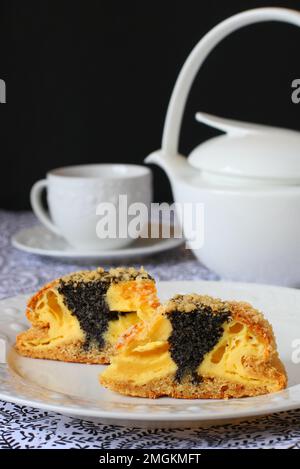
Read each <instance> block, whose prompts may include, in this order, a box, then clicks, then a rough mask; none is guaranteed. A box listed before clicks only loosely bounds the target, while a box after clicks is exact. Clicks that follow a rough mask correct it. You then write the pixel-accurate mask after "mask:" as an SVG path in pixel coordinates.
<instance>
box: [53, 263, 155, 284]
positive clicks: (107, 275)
mask: <svg viewBox="0 0 300 469" xmlns="http://www.w3.org/2000/svg"><path fill="white" fill-rule="evenodd" d="M147 279H148V280H153V279H152V277H151V276H150V275H149V274H148V273H147V272H146V270H145V269H144V268H143V267H141V268H140V269H139V270H137V269H135V268H134V267H115V268H112V269H110V270H109V271H107V270H104V269H103V268H102V267H98V268H97V269H96V270H81V271H79V272H73V273H71V274H68V275H65V276H64V277H62V278H61V279H60V280H61V281H63V282H64V283H69V282H72V283H82V282H84V283H89V282H94V281H98V280H101V281H103V282H105V283H113V282H116V283H118V282H126V281H129V280H147Z"/></svg>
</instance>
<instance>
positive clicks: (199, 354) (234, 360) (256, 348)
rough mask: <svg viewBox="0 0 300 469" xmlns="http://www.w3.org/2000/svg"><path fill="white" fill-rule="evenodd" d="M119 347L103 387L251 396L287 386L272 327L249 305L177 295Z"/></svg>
mask: <svg viewBox="0 0 300 469" xmlns="http://www.w3.org/2000/svg"><path fill="white" fill-rule="evenodd" d="M117 348H118V350H119V351H118V353H117V355H116V356H115V357H114V358H113V360H112V364H111V365H110V366H109V367H108V368H107V369H106V370H105V371H104V372H103V373H102V375H101V376H100V382H101V384H103V385H104V386H106V387H108V388H109V389H112V390H114V391H118V392H120V393H122V394H127V395H131V396H140V397H152V398H153V397H159V396H171V397H179V398H206V399H211V398H218V399H222V398H230V397H231V398H232V397H245V396H256V395H260V394H266V393H270V392H275V391H279V390H280V389H283V388H284V387H285V386H286V382H287V379H286V373H285V370H284V367H283V365H282V363H281V361H280V359H279V357H278V353H277V349H276V343H275V338H274V334H273V331H272V327H271V326H270V324H269V323H268V322H267V321H266V319H264V317H263V315H262V314H261V313H260V312H259V311H257V310H256V309H254V308H253V307H252V306H251V305H250V304H248V303H243V302H234V301H230V302H223V301H221V300H218V299H214V298H211V297H208V296H200V295H196V294H194V295H177V296H175V297H174V298H173V299H171V300H170V301H168V302H167V303H166V304H165V305H163V306H161V307H160V308H158V310H157V313H156V314H155V315H154V317H153V318H152V319H151V320H150V321H145V322H144V323H143V324H140V325H136V326H133V327H132V328H131V331H128V332H127V333H125V335H123V337H121V339H120V340H119V342H118V343H117Z"/></svg>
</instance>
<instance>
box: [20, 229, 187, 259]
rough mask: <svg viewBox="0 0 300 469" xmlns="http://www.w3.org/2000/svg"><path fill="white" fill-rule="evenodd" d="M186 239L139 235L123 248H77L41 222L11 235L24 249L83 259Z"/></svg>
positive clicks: (135, 252)
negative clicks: (152, 237) (103, 249)
mask: <svg viewBox="0 0 300 469" xmlns="http://www.w3.org/2000/svg"><path fill="white" fill-rule="evenodd" d="M183 242H184V239H182V238H169V239H142V238H139V239H137V240H135V241H133V243H132V244H131V245H130V246H129V247H127V248H124V249H113V250H105V251H100V250H99V251H98V250H97V251H94V250H93V251H89V250H77V249H75V248H73V247H72V246H70V245H69V244H68V243H67V242H66V241H65V240H64V239H63V238H61V237H60V236H57V235H55V234H54V233H52V232H51V231H49V230H47V228H45V227H44V226H42V225H36V226H33V227H31V228H24V229H22V230H20V231H18V232H17V233H15V234H14V235H13V237H12V245H13V246H14V247H15V248H17V249H20V250H21V251H25V252H29V253H32V254H39V255H42V256H48V257H59V258H62V259H63V258H65V259H80V260H83V259H86V260H104V259H129V258H134V257H140V256H146V255H152V254H156V253H158V252H162V251H166V250H168V249H172V248H175V247H177V246H179V245H180V244H182V243H183Z"/></svg>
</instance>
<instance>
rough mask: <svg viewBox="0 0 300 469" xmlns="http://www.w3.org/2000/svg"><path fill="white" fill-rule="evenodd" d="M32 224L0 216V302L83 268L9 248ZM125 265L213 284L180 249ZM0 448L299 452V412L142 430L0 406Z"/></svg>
mask: <svg viewBox="0 0 300 469" xmlns="http://www.w3.org/2000/svg"><path fill="white" fill-rule="evenodd" d="M36 223H37V222H36V219H35V218H34V216H33V215H32V214H31V213H29V212H18V213H15V212H5V211H0V298H5V297H8V296H15V295H18V294H21V293H30V292H32V291H35V290H36V289H38V288H39V287H40V286H41V285H43V284H44V283H46V282H48V281H49V280H52V279H53V278H55V277H59V276H60V275H63V274H66V273H67V272H71V271H74V270H79V269H81V268H87V267H86V265H85V266H82V265H80V264H72V263H62V262H61V261H59V260H54V259H47V258H43V257H40V256H35V255H31V254H26V253H23V252H21V251H18V250H16V249H15V248H13V247H12V246H11V243H10V238H11V236H12V234H14V233H15V232H17V231H18V230H19V229H21V228H24V227H30V226H32V225H33V224H36ZM130 264H132V265H135V266H139V265H141V264H142V265H144V267H145V268H146V269H147V270H149V272H151V273H152V274H153V275H154V276H155V278H156V279H157V280H196V279H197V280H199V279H206V280H216V279H217V277H216V275H214V274H213V273H212V272H210V271H209V270H207V269H206V268H205V267H203V266H202V265H200V264H199V262H197V261H196V259H195V258H194V257H193V255H192V253H191V252H190V251H189V250H186V249H184V248H183V247H180V248H178V249H174V250H173V251H168V252H166V253H161V254H158V255H156V256H153V257H152V258H149V257H146V258H143V259H138V260H136V262H135V263H132V262H130ZM102 265H103V267H109V265H106V264H102ZM90 267H91V268H92V267H95V266H93V265H91V266H90ZM0 448H1V449H8V448H97V449H100V448H103V449H110V448H124V449H125V448H142V449H150V448H165V449H179V448H182V449H203V448H295V449H300V409H299V410H295V411H290V412H282V413H280V414H273V415H269V416H266V417H261V418H259V419H254V420H248V421H243V422H240V423H232V424H223V425H215V426H211V427H207V428H194V429H169V430H168V429H163V430H157V429H155V430H153V429H152V430H146V429H138V428H126V427H120V426H108V425H102V424H100V423H94V422H89V421H85V420H81V419H77V418H72V417H66V416H63V415H60V414H56V413H53V412H44V411H42V410H38V409H33V408H29V407H25V406H17V405H14V404H10V403H6V402H2V401H0Z"/></svg>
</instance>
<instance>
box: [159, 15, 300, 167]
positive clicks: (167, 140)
mask: <svg viewBox="0 0 300 469" xmlns="http://www.w3.org/2000/svg"><path fill="white" fill-rule="evenodd" d="M263 21H282V22H285V23H291V24H294V25H296V26H300V12H298V11H296V10H291V9H288V8H255V9H253V10H248V11H245V12H242V13H238V14H237V15H234V16H232V17H230V18H228V19H226V20H225V21H222V22H221V23H219V24H218V25H217V26H215V27H214V28H213V29H211V30H210V31H209V32H208V33H207V34H206V35H205V36H204V37H203V38H202V39H201V40H200V41H199V42H198V44H197V45H196V46H195V47H194V49H193V50H192V52H191V53H190V55H189V56H188V58H187V60H186V62H185V63H184V65H183V67H182V69H181V71H180V74H179V76H178V78H177V81H176V83H175V87H174V90H173V93H172V96H171V99H170V103H169V106H168V111H167V115H166V120H165V125H164V131H163V138H162V152H160V153H161V156H162V158H166V157H170V156H172V157H174V156H175V155H177V154H178V143H179V131H180V126H181V121H182V116H183V112H184V108H185V104H186V101H187V98H188V94H189V91H190V88H191V86H192V83H193V81H194V78H195V76H196V74H197V73H198V71H199V69H200V67H201V65H202V64H203V62H204V60H205V59H206V57H207V56H208V55H209V54H210V52H211V51H212V50H213V49H214V48H215V46H216V45H217V44H218V43H219V42H220V41H221V40H223V39H224V38H225V37H226V36H228V35H229V34H231V33H232V32H234V31H236V30H237V29H240V28H242V27H244V26H247V25H250V24H253V23H260V22H263Z"/></svg>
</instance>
